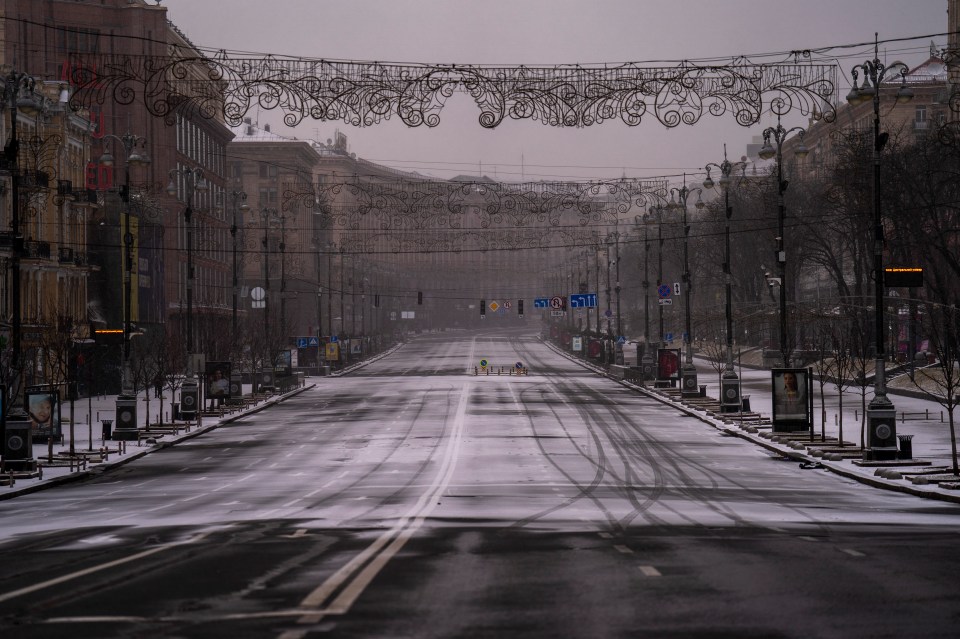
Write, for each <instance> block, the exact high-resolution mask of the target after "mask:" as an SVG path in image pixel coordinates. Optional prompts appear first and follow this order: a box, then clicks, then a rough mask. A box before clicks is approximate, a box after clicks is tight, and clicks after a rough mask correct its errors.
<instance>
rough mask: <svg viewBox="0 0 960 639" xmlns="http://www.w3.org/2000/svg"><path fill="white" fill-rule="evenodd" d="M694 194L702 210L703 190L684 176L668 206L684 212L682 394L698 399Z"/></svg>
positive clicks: (674, 189) (673, 190)
mask: <svg viewBox="0 0 960 639" xmlns="http://www.w3.org/2000/svg"><path fill="white" fill-rule="evenodd" d="M694 193H696V194H697V201H696V203H695V204H694V206H696V208H697V209H702V208H703V207H704V206H705V205H704V203H703V199H702V198H701V195H702V194H703V189H701V188H699V187H695V188H692V189H691V188H688V187H687V176H686V175H684V176H683V186H680V187H672V188H671V189H670V203H669V204H668V206H669V207H670V208H672V209H674V210H676V209H680V210H681V211H682V212H683V277H682V278H681V279H682V281H683V297H684V313H685V327H684V328H685V333H684V336H683V341H684V344H685V346H686V352H685V357H684V360H683V365H682V366H681V367H680V394H681V396H682V397H696V396H697V395H699V394H700V389H699V388H698V387H697V367H696V366H694V364H693V341H692V340H693V333H692V322H691V319H690V307H691V306H692V305H693V304H692V302H693V282H692V278H691V277H690V258H689V252H690V247H689V244H690V225H689V224H688V223H687V200H688V199H689V198H690V196H691V195H693V194H694Z"/></svg>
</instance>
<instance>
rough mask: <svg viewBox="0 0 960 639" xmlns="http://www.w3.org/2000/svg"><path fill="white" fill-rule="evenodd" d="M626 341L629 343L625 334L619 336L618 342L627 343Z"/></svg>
mask: <svg viewBox="0 0 960 639" xmlns="http://www.w3.org/2000/svg"><path fill="white" fill-rule="evenodd" d="M626 343H627V338H626V337H624V336H623V335H621V336H620V337H618V338H617V344H626Z"/></svg>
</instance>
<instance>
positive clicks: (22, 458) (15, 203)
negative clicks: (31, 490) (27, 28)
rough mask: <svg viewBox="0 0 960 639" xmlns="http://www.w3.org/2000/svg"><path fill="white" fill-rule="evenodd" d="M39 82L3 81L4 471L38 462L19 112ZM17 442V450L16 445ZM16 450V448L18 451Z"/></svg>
mask: <svg viewBox="0 0 960 639" xmlns="http://www.w3.org/2000/svg"><path fill="white" fill-rule="evenodd" d="M35 87H36V80H34V78H33V77H32V76H30V75H28V74H26V73H21V72H18V71H15V70H10V71H9V72H8V73H7V75H6V76H5V77H4V78H3V97H4V99H5V101H6V103H7V105H8V106H9V109H10V141H9V142H7V144H6V146H5V147H4V160H5V163H6V168H7V169H8V170H9V171H10V233H11V236H12V240H13V245H12V247H11V248H12V250H11V256H10V285H11V286H10V305H11V311H12V318H11V322H10V346H11V354H10V370H11V371H12V375H13V379H12V380H11V384H10V386H9V387H8V392H11V393H12V397H9V398H8V397H4V398H3V399H4V401H7V402H9V403H10V404H11V406H12V409H11V410H10V411H9V412H8V414H7V418H6V424H5V429H4V431H3V442H2V444H0V452H2V454H3V463H4V468H5V469H8V470H25V471H33V470H36V467H37V462H36V460H35V459H34V458H33V446H32V442H33V434H32V432H31V425H30V419H29V417H28V415H27V413H26V411H25V410H24V408H23V369H22V353H21V338H22V318H21V313H22V309H21V281H20V257H21V256H22V255H23V236H22V235H21V234H20V167H19V155H20V139H19V137H18V131H17V119H18V117H19V116H18V113H19V112H21V111H22V112H24V113H29V112H32V111H36V110H38V109H39V105H38V104H37V101H36V98H35V97H34V95H33V93H34V88H35ZM14 443H17V444H19V445H17V446H16V447H14V446H13V444H14ZM14 448H15V449H14Z"/></svg>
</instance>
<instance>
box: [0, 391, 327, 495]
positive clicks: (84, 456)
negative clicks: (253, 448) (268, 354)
mask: <svg viewBox="0 0 960 639" xmlns="http://www.w3.org/2000/svg"><path fill="white" fill-rule="evenodd" d="M314 385H315V384H313V383H310V382H306V383H305V384H304V386H301V387H299V388H295V389H294V390H292V391H290V392H288V393H286V394H284V395H279V394H275V395H270V396H268V397H255V396H253V395H252V394H251V392H250V391H251V390H252V389H251V387H250V385H249V384H247V385H244V397H245V398H248V399H250V401H249V402H248V403H247V404H245V405H244V406H243V407H242V408H240V407H237V408H235V409H234V410H232V411H231V412H227V408H226V407H225V409H224V411H223V415H222V416H220V415H207V416H200V418H199V419H198V420H194V421H191V422H186V421H183V420H178V421H176V422H173V421H172V420H171V419H170V412H171V409H172V406H171V402H170V391H169V390H167V391H165V392H164V394H165V396H166V399H164V400H163V424H164V426H163V427H160V428H157V427H156V425H157V424H158V423H159V422H160V420H159V419H158V417H159V415H160V400H159V399H157V398H155V397H154V391H153V389H152V388H151V389H149V390H145V391H143V392H141V393H139V394H138V395H137V422H138V424H139V427H140V429H141V430H142V431H143V434H142V436H141V438H140V441H137V440H133V441H112V440H110V439H107V440H105V439H104V438H103V435H104V430H105V429H104V427H103V424H102V422H103V420H112V421H113V423H114V424H115V423H116V420H115V414H116V400H117V396H116V395H105V396H100V397H91V398H86V397H84V398H83V399H79V400H76V401H75V402H74V407H73V418H74V421H73V425H72V427H71V420H70V402H63V403H62V404H61V405H60V413H61V423H62V432H63V442H62V443H54V444H53V446H52V447H51V446H49V445H48V444H42V443H39V442H38V443H35V444H33V458H34V459H35V460H36V461H37V465H38V470H37V472H36V473H33V476H30V477H23V476H19V474H15V475H14V478H13V482H12V483H9V482H10V478H9V475H3V476H0V482H3V483H0V500H3V499H10V498H12V497H16V496H18V495H23V494H25V493H30V492H34V491H36V490H40V489H42V488H46V487H49V486H52V485H56V484H61V483H66V482H69V481H75V480H78V479H83V478H84V477H88V476H91V475H95V474H99V473H102V472H103V471H105V470H106V469H107V468H110V467H114V466H118V465H121V464H125V463H127V462H130V461H132V460H134V459H137V458H139V457H142V456H143V455H146V454H148V453H150V452H152V451H154V450H158V449H161V448H165V447H167V446H171V445H173V444H174V443H176V442H179V441H183V440H185V439H189V438H191V437H196V436H198V435H201V434H203V433H206V432H209V431H211V430H213V429H215V428H218V427H220V426H222V425H224V424H228V423H230V422H232V421H234V420H236V419H239V418H241V417H244V416H245V415H249V414H251V413H255V412H258V411H261V410H263V409H264V408H267V407H268V406H272V405H273V404H276V403H277V402H279V401H283V400H284V399H285V398H287V397H290V396H292V395H295V394H297V393H301V392H303V391H304V390H306V389H308V388H312V387H313V386H314ZM148 394H149V403H148V402H147V401H146V400H147V396H148ZM148 406H149V411H150V420H149V423H150V424H151V429H150V430H149V431H148V430H147V424H148V421H147V408H148ZM90 418H92V421H91V420H90ZM71 444H72V449H71ZM71 450H72V452H73V455H71ZM51 453H52V457H51Z"/></svg>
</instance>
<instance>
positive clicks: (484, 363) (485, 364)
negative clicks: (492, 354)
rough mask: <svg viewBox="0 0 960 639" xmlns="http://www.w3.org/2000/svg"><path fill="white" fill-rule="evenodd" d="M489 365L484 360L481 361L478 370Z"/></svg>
mask: <svg viewBox="0 0 960 639" xmlns="http://www.w3.org/2000/svg"><path fill="white" fill-rule="evenodd" d="M489 363H490V362H488V361H487V360H486V359H481V360H480V368H486V367H487V364H489Z"/></svg>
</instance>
